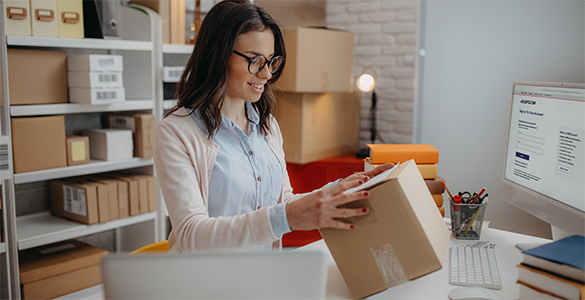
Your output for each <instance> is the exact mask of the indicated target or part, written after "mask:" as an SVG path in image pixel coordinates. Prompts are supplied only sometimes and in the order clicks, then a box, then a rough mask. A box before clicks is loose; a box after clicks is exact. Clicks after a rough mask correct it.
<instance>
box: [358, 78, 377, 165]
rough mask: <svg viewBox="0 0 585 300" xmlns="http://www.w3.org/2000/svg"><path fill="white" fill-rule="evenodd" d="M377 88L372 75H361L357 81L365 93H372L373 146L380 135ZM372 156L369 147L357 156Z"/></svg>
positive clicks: (371, 139)
mask: <svg viewBox="0 0 585 300" xmlns="http://www.w3.org/2000/svg"><path fill="white" fill-rule="evenodd" d="M375 86H376V80H374V77H373V76H372V75H370V74H367V73H364V74H362V75H360V77H358V79H357V88H358V89H359V90H360V91H362V92H364V93H368V92H372V106H371V107H370V141H371V143H372V144H373V143H374V142H375V141H376V136H377V135H378V133H377V130H376V102H377V101H378V99H377V98H376V92H375V91H374V87H375ZM369 154H370V151H369V149H368V147H365V148H362V149H360V151H359V152H358V153H357V154H356V155H355V156H356V157H357V158H366V157H368V155H369Z"/></svg>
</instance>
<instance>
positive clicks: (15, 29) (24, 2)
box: [2, 0, 31, 35]
mask: <svg viewBox="0 0 585 300" xmlns="http://www.w3.org/2000/svg"><path fill="white" fill-rule="evenodd" d="M3 2H4V8H5V10H6V11H5V12H4V11H3V12H2V13H3V14H4V13H5V15H4V28H5V33H6V35H31V21H30V16H31V13H30V2H29V0H4V1H3Z"/></svg>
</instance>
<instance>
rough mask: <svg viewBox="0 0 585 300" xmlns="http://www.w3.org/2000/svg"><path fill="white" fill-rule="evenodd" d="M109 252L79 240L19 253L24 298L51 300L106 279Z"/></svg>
mask: <svg viewBox="0 0 585 300" xmlns="http://www.w3.org/2000/svg"><path fill="white" fill-rule="evenodd" d="M107 254H108V251H106V250H103V249H100V248H96V247H93V246H90V245H88V244H85V243H82V242H79V241H65V242H60V243H56V244H51V245H46V246H42V247H37V248H32V249H27V250H23V251H21V252H20V253H19V255H18V260H19V269H20V272H19V273H20V284H21V291H22V297H23V299H51V298H55V297H59V296H63V295H66V294H69V293H72V292H75V291H78V290H82V289H85V288H88V287H91V286H94V285H97V284H100V283H101V282H102V276H101V260H102V258H103V257H104V256H106V255H107Z"/></svg>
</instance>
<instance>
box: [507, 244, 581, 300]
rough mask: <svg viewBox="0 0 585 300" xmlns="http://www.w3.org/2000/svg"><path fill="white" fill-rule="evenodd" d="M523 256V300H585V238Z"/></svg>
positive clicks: (546, 246)
mask: <svg viewBox="0 0 585 300" xmlns="http://www.w3.org/2000/svg"><path fill="white" fill-rule="evenodd" d="M522 254H523V259H522V263H521V264H519V265H518V281H517V283H518V284H519V285H520V299H585V285H584V282H585V237H583V236H581V235H573V236H570V237H567V238H564V239H561V240H558V241H554V242H552V243H549V244H545V245H542V246H539V247H535V248H532V249H528V250H526V251H523V252H522Z"/></svg>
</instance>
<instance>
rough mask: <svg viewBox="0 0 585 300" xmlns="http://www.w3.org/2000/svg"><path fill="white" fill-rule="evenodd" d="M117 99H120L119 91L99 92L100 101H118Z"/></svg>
mask: <svg viewBox="0 0 585 300" xmlns="http://www.w3.org/2000/svg"><path fill="white" fill-rule="evenodd" d="M117 98H118V92H117V91H103V92H97V99H98V100H112V99H117Z"/></svg>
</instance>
